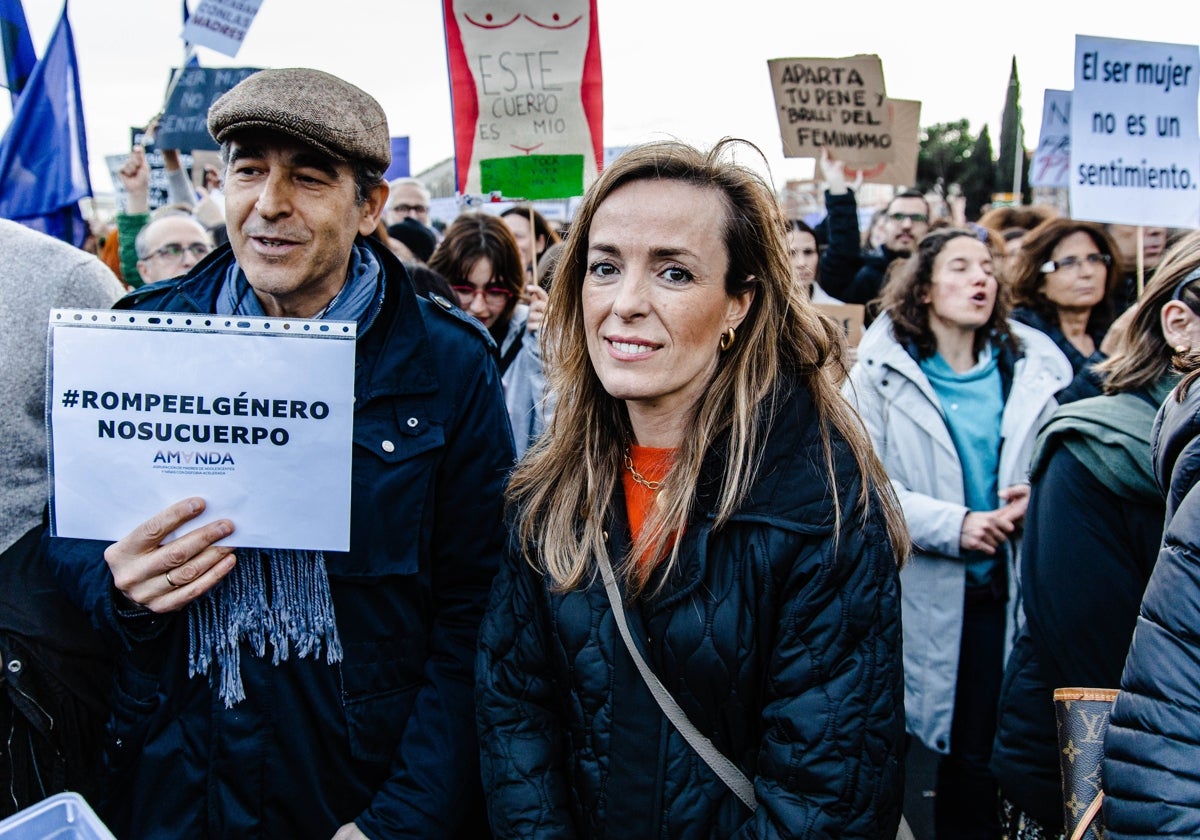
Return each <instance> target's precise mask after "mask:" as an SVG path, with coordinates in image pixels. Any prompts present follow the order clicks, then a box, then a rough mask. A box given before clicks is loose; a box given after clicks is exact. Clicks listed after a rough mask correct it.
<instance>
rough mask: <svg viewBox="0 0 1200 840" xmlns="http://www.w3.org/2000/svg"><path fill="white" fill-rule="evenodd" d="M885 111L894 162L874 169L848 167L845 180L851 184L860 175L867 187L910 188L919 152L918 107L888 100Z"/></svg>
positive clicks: (906, 101)
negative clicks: (890, 186) (890, 130)
mask: <svg viewBox="0 0 1200 840" xmlns="http://www.w3.org/2000/svg"><path fill="white" fill-rule="evenodd" d="M887 109H888V114H889V115H891V119H892V154H893V159H892V160H891V161H889V162H887V163H877V164H875V165H874V166H862V167H853V166H847V167H846V177H847V178H849V179H850V180H854V179H855V178H857V177H858V173H859V172H862V175H863V181H865V182H867V183H872V184H895V185H896V186H901V187H908V186H912V185H913V184H915V183H916V182H917V156H918V154H919V153H920V151H921V103H920V102H917V101H916V100H912V99H889V100H887Z"/></svg>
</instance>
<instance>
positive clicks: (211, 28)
mask: <svg viewBox="0 0 1200 840" xmlns="http://www.w3.org/2000/svg"><path fill="white" fill-rule="evenodd" d="M261 5H262V0H200V4H199V5H198V6H197V7H196V10H195V11H194V12H192V14H191V16H190V17H189V18H188V22H187V23H186V24H184V27H183V34H182V35H180V37H181V38H183V40H184V41H188V42H190V43H193V44H199V45H200V46H202V47H208V48H209V49H213V50H216V51H217V52H219V53H223V54H224V55H227V56H229V57H230V58H233V57H234V56H235V55H237V54H238V50H240V49H241V48H242V41H244V40H246V31H247V30H248V29H249V28H250V24H252V23H254V16H255V15H256V14H258V7H259V6H261Z"/></svg>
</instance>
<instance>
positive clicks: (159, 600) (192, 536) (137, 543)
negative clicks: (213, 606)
mask: <svg viewBox="0 0 1200 840" xmlns="http://www.w3.org/2000/svg"><path fill="white" fill-rule="evenodd" d="M203 512H204V500H203V499H199V498H191V499H184V500H183V501H182V502H178V503H176V504H173V505H171V506H170V507H169V508H167V509H166V510H163V511H160V512H159V513H157V514H155V515H154V516H152V517H150V518H149V519H147V520H146V521H145V522H143V523H142V524H141V525H139V526H138V527H137V528H135V529H134V530H133V532H132V533H130V534H127V535H126V536H125V537H123V538H122V539H120V540H118V541H117V542H115V543H113V544H112V545H110V546H109V547H108V548H107V549H106V550H105V552H104V560H105V562H107V563H108V568H109V570H110V571H111V572H112V576H113V584H114V585H115V586H116V587H117V591H118V592H120V593H121V594H122V595H124V596H125V597H126V598H127V599H128V600H129V601H130V602H132V603H134V604H137V605H138V606H141V607H145V608H146V609H148V610H150V611H152V612H156V613H165V612H172V611H174V610H178V609H180V608H181V607H185V606H187V605H188V604H190V603H191V602H192V601H194V600H196V599H197V598H199V597H200V596H201V595H203V594H204V593H205V592H208V591H209V590H210V589H212V588H213V587H214V586H216V585H217V584H218V583H220V582H221V579H222V578H224V577H225V575H227V574H229V572H230V570H231V569H233V564H234V563H236V562H237V557H236V556H235V555H234V553H233V549H232V548H231V547H229V546H222V545H217V544H216V543H217V542H218V541H220V540H223V539H224V538H225V537H228V536H229V535H230V534H232V533H233V523H232V522H231V521H229V520H228V519H218V520H217V521H216V522H210V523H208V524H207V525H202V526H201V527H199V528H195V529H193V530H191V531H188V532H186V533H185V534H183V535H182V536H180V537H176V538H175V539H170V540H169V539H167V538H168V535H170V534H172V533H174V532H175V531H176V530H178V529H180V528H182V527H183V526H185V525H186V524H187V523H188V522H191V521H192V520H193V519H195V518H196V517H197V516H198V515H200V514H201V513H203Z"/></svg>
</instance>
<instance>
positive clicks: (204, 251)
mask: <svg viewBox="0 0 1200 840" xmlns="http://www.w3.org/2000/svg"><path fill="white" fill-rule="evenodd" d="M134 247H135V248H136V249H137V256H138V262H137V269H138V274H139V275H141V278H142V281H143V282H144V283H157V282H158V281H159V280H166V279H168V278H170V277H178V276H179V275H180V274H187V273H188V271H190V270H191V268H192V266H194V265H195V264H196V263H198V262H200V260H202V259H204V258H205V257H206V256H208V253H209V251H211V250H212V240H211V238H210V237H209V235H208V231H206V230H205V229H204V227H203V226H202V225H201V224H200V223H199V222H198V221H196V219H195V217H194V216H191V215H187V214H182V213H179V214H175V215H168V216H162V217H160V218H157V219H155V220H154V221H152V222H151V223H150V224H148V225H146V226H145V227H144V228H142V229H141V230H140V231H139V232H138V235H137V238H136V239H135V240H134Z"/></svg>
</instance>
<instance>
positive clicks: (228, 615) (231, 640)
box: [187, 244, 383, 707]
mask: <svg viewBox="0 0 1200 840" xmlns="http://www.w3.org/2000/svg"><path fill="white" fill-rule="evenodd" d="M382 300H383V295H382V283H381V277H380V266H379V262H378V261H377V260H376V258H375V255H374V254H372V253H371V251H370V248H368V247H367V246H365V245H363V244H356V245H355V246H354V249H353V251H352V253H351V257H350V268H349V271H348V272H347V275H346V285H345V286H344V287H343V288H342V290H341V291H340V292H338V294H337V295H336V296H335V297H334V298H333V300H332V301H331V302H330V305H329V306H328V307H327V308H326V311H324V312H322V313H321V314H320V315H319V316H318V317H319V318H326V319H329V320H338V321H356V322H358V333H359V336H360V337H361V335H362V334H363V333H364V332H366V329H367V327H368V326H369V325H370V322H371V321H372V320H373V319H374V316H375V313H376V312H378V311H379V306H380V304H381V303H382ZM216 309H217V312H216V314H218V315H246V316H250V317H259V318H261V317H265V315H266V313H265V312H263V310H262V306H261V304H260V303H259V301H258V298H257V297H255V296H254V293H253V290H252V289H251V288H250V284H249V283H248V282H247V280H246V275H245V274H244V273H243V272H242V271H241V269H240V268H239V267H238V265H237V263H236V262H235V263H233V264H232V266H231V267H230V269H229V271H228V273H227V274H226V276H225V280H224V283H223V285H222V287H221V289H220V291H219V292H218V295H217V306H216ZM236 553H237V558H238V562H237V563H236V564H235V565H234V567H233V570H232V571H231V572H230V573H229V576H228V577H227V578H226V579H225V580H224V581H223V582H222V583H221V585H220V586H217V587H215V588H214V589H212V590H210V591H209V592H208V593H206V594H205V595H204V596H203V597H201V598H197V599H196V600H195V601H193V602H192V603H191V604H190V605H189V606H188V610H187V619H188V673H189V674H190V675H191V676H197V675H200V674H204V675H206V676H207V677H208V679H209V682H210V683H211V684H212V685H214V686H215V687H216V688H217V691H218V692H219V694H220V697H221V699H222V700H224V701H225V705H226V707H232V706H233V705H234V704H236V703H238V702H240V701H241V700H244V699H245V697H246V692H245V687H244V685H243V683H242V665H241V662H242V645H243V644H245V645H246V646H247V647H248V649H249V651H250V652H251V653H253V655H254V656H256V657H258V658H260V659H264V658H266V655H267V646H268V645H270V648H271V664H272V665H278V664H279V663H280V662H282V661H284V660H286V659H288V657H289V656H291V655H292V654H293V653H294V654H295V655H296V656H297V657H299V658H304V657H307V656H312V657H313V658H317V657H319V656H321V652H322V650H323V651H324V653H325V661H326V662H327V663H329V664H333V663H335V662H341V661H342V643H341V639H340V638H339V637H338V630H337V621H336V619H335V617H334V614H333V597H332V595H331V593H330V591H329V575H328V572H327V571H326V569H325V555H324V553H323V552H320V551H305V550H299V549H272V548H239V549H238V550H237V552H236Z"/></svg>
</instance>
